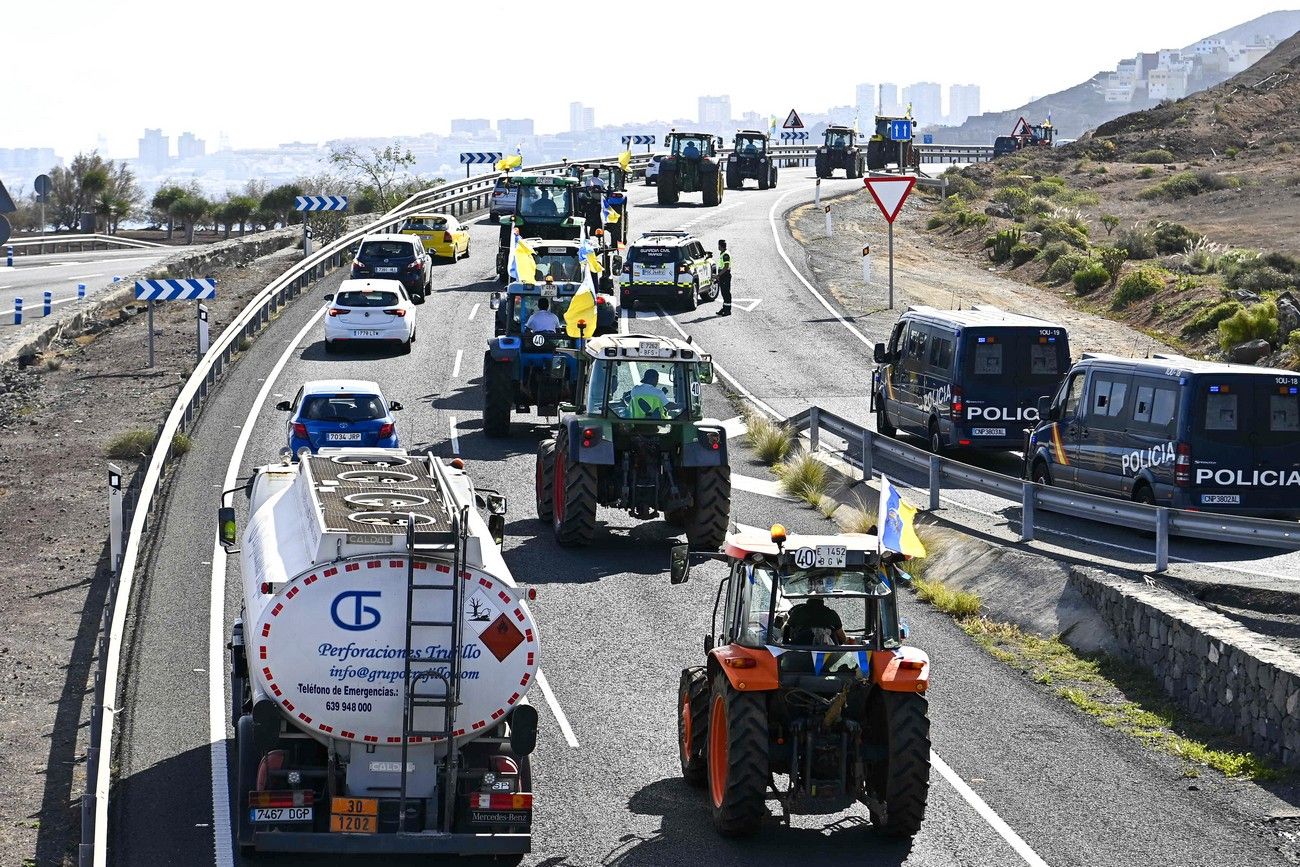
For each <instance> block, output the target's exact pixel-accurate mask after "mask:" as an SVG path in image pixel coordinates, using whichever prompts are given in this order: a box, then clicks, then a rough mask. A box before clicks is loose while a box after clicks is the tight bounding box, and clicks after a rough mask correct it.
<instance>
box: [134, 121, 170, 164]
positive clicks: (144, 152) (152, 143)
mask: <svg viewBox="0 0 1300 867" xmlns="http://www.w3.org/2000/svg"><path fill="white" fill-rule="evenodd" d="M170 149H171V139H170V138H169V137H168V136H165V135H163V134H162V130H160V129H147V130H145V131H144V138H142V139H140V164H141V165H145V166H151V167H153V168H161V167H163V166H165V165H167V160H168V159H169V151H170Z"/></svg>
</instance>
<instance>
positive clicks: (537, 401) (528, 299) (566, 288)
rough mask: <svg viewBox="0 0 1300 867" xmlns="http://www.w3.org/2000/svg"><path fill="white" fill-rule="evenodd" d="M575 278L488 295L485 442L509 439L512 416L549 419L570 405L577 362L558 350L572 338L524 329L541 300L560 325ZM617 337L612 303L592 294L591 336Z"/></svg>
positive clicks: (578, 284)
mask: <svg viewBox="0 0 1300 867" xmlns="http://www.w3.org/2000/svg"><path fill="white" fill-rule="evenodd" d="M541 249H543V250H545V249H546V248H545V247H543V248H541ZM579 273H580V272H574V273H573V274H567V273H563V272H562V273H560V275H559V276H560V277H562V278H571V281H572V282H570V281H569V280H566V281H565V282H558V281H556V280H554V279H553V277H552V276H551V275H548V276H547V278H546V281H545V282H543V283H541V284H534V283H511V284H510V286H509V287H507V289H506V292H505V294H504V296H502V295H500V294H497V293H493V295H492V300H491V302H490V304H491V306H492V308H493V309H494V310H496V329H495V330H496V336H495V337H493V338H492V339H491V340H489V341H488V348H487V351H486V352H484V353H483V433H484V434H486V435H487V436H489V437H504V436H508V435H509V434H510V413H511V412H512V411H514V412H528V410H529V409H532V408H536V410H537V414H538V415H539V416H554V415H555V414H556V409H557V407H558V406H559V405H560V403H561V402H571V401H572V400H573V399H574V395H575V394H576V391H575V387H576V385H577V382H578V363H577V360H576V359H575V358H573V357H572V356H570V357H569V358H567V359H566V358H564V357H561V356H557V350H561V349H568V348H572V347H574V346H576V345H577V344H578V340H577V338H572V337H569V336H568V334H567V333H566V332H565V331H564V330H563V329H561V330H560V331H558V332H551V331H539V332H534V331H529V330H528V328H527V324H528V317H530V316H532V315H533V313H535V312H537V309H538V302H539V301H540V300H541V299H542V298H545V299H547V304H548V305H549V307H550V310H551V312H552V313H554V314H555V315H556V316H558V317H560V319H561V320H563V319H564V314H565V311H567V310H568V309H569V303H570V302H571V301H573V296H574V295H575V294H577V292H578V291H580V290H581V288H582V283H581V282H580V280H581V277H579V276H578V274H579ZM616 331H618V312H617V311H616V310H615V309H614V302H613V299H612V298H610V297H608V296H606V295H604V294H597V295H596V322H595V328H594V329H590V333H591V335H592V336H595V335H598V334H606V333H610V332H616ZM557 358H559V360H560V361H561V362H563V364H564V370H563V373H562V375H557V374H559V371H558V370H553V369H552V365H553V363H554V362H555V361H556V359H557Z"/></svg>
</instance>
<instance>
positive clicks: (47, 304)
mask: <svg viewBox="0 0 1300 867" xmlns="http://www.w3.org/2000/svg"><path fill="white" fill-rule="evenodd" d="M41 300H42V301H43V302H44V303H43V304H42V305H41V306H42V307H43V308H44V309H43V310H42V311H41V315H42V316H49V315H50V313H51V312H52V311H53V310H54V293H53V292H51V291H50V290H49V289H46V290H45V292H44V293H42V299H41Z"/></svg>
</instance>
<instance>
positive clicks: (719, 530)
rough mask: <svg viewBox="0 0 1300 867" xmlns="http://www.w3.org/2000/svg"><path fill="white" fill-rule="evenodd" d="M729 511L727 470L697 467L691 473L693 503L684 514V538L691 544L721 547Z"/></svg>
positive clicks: (728, 470) (729, 474)
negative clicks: (693, 494)
mask: <svg viewBox="0 0 1300 867" xmlns="http://www.w3.org/2000/svg"><path fill="white" fill-rule="evenodd" d="M730 514H731V470H730V468H729V467H701V468H700V469H699V470H698V471H697V474H696V476H695V504H694V505H693V506H691V508H690V510H689V511H688V512H687V513H686V516H685V518H686V520H685V524H686V540H687V541H688V542H690V543H691V547H698V548H708V549H709V550H713V549H716V548H720V547H722V541H723V539H724V538H726V535H727V517H728V516H729V515H730Z"/></svg>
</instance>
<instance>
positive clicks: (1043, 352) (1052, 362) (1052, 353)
mask: <svg viewBox="0 0 1300 867" xmlns="http://www.w3.org/2000/svg"><path fill="white" fill-rule="evenodd" d="M1059 361H1060V352H1059V351H1058V350H1057V348H1056V344H1055V343H1031V344H1030V345H1029V372H1030V373H1031V374H1033V375H1034V376H1046V375H1050V376H1055V375H1056V374H1058V373H1060V372H1061V371H1060V364H1059Z"/></svg>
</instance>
